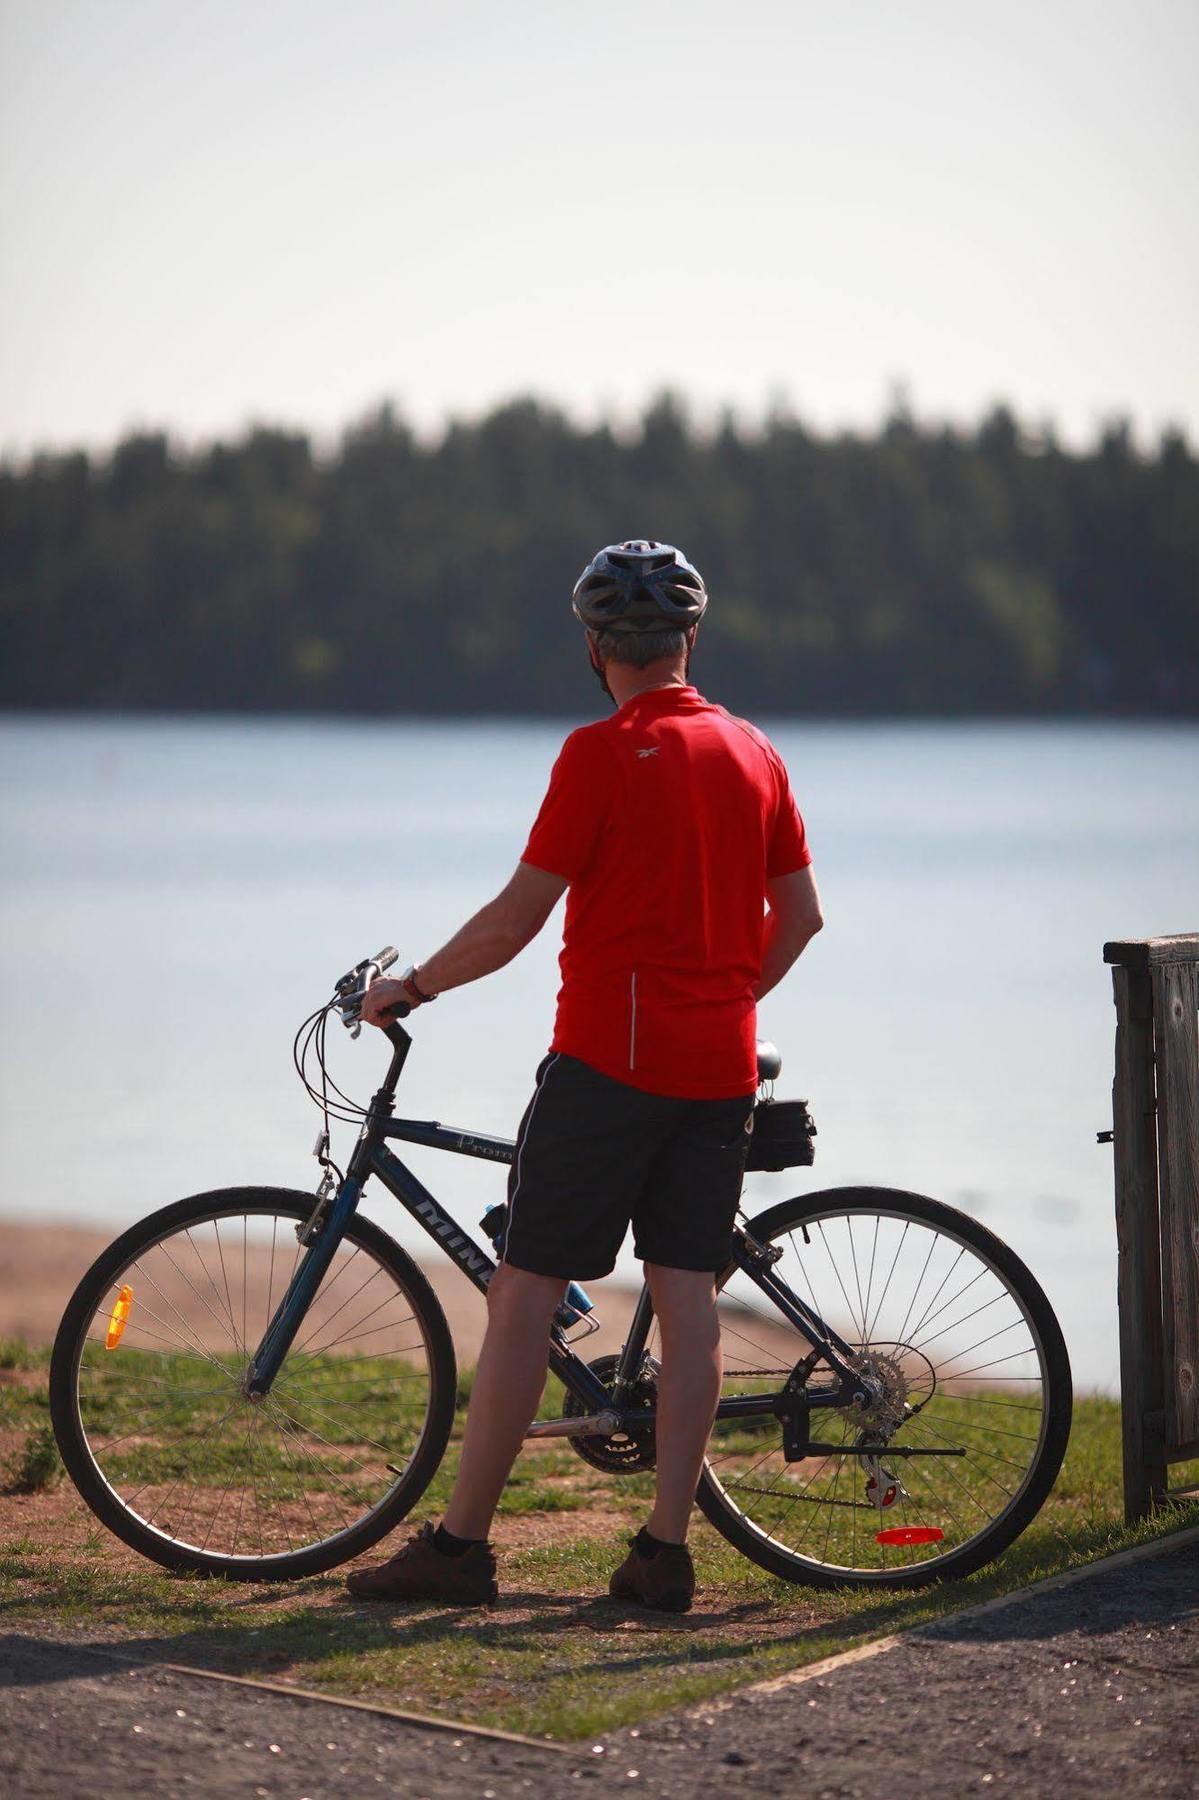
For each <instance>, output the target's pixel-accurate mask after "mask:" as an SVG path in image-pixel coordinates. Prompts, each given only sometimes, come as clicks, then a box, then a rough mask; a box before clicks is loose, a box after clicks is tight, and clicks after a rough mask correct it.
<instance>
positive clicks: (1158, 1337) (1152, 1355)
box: [1105, 951, 1166, 1522]
mask: <svg viewBox="0 0 1199 1800" xmlns="http://www.w3.org/2000/svg"><path fill="white" fill-rule="evenodd" d="M1105 954H1106V951H1105ZM1112 986H1113V988H1114V990H1115V1001H1116V1074H1115V1079H1114V1081H1113V1083H1112V1132H1113V1148H1114V1150H1115V1159H1116V1239H1117V1244H1118V1250H1119V1265H1118V1273H1117V1293H1118V1298H1119V1306H1120V1413H1121V1419H1122V1422H1123V1430H1124V1517H1125V1519H1126V1520H1128V1521H1129V1522H1131V1521H1132V1520H1133V1519H1140V1518H1143V1517H1144V1516H1145V1514H1146V1513H1147V1512H1151V1511H1152V1510H1153V1508H1154V1507H1155V1506H1158V1505H1160V1504H1161V1502H1162V1501H1163V1500H1164V1499H1165V1496H1166V1459H1165V1453H1164V1445H1163V1441H1162V1409H1163V1404H1164V1398H1165V1395H1164V1381H1163V1363H1162V1282H1161V1252H1160V1226H1159V1222H1158V1209H1157V1130H1156V1119H1155V1101H1154V1091H1153V999H1152V989H1151V986H1150V981H1149V976H1148V975H1147V974H1142V973H1140V972H1139V971H1136V970H1133V969H1126V968H1114V969H1113V970H1112Z"/></svg>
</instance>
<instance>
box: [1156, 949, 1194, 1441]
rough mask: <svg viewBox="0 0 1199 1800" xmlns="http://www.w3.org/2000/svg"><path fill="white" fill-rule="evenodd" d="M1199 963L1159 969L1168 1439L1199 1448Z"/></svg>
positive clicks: (1160, 1174) (1160, 1161)
mask: <svg viewBox="0 0 1199 1800" xmlns="http://www.w3.org/2000/svg"><path fill="white" fill-rule="evenodd" d="M1197 978H1199V968H1197V967H1196V965H1195V964H1194V963H1190V964H1187V963H1176V962H1169V963H1163V964H1162V965H1161V966H1160V967H1158V968H1156V969H1154V971H1153V1030H1154V1054H1155V1059H1156V1062H1157V1137H1158V1154H1157V1166H1158V1195H1159V1202H1158V1203H1159V1209H1160V1214H1161V1245H1162V1292H1163V1294H1164V1295H1165V1296H1166V1297H1167V1304H1166V1305H1165V1308H1164V1321H1163V1322H1164V1343H1163V1350H1164V1356H1165V1370H1166V1376H1167V1382H1166V1390H1165V1404H1166V1421H1165V1426H1166V1432H1165V1435H1166V1444H1167V1446H1168V1448H1169V1449H1170V1452H1171V1457H1170V1460H1171V1461H1176V1460H1178V1459H1179V1458H1180V1457H1181V1456H1183V1455H1186V1454H1187V1451H1188V1450H1190V1449H1191V1446H1196V1448H1195V1449H1193V1450H1191V1454H1199V1379H1197V1378H1199V1026H1197V1024H1196V1018H1197V1015H1199V980H1197Z"/></svg>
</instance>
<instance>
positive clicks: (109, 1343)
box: [104, 1287, 133, 1350]
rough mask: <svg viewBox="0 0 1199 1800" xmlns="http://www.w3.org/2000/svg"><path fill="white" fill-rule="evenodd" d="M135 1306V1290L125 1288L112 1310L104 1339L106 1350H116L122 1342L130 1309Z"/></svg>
mask: <svg viewBox="0 0 1199 1800" xmlns="http://www.w3.org/2000/svg"><path fill="white" fill-rule="evenodd" d="M132 1305H133V1289H132V1288H131V1287H123V1288H122V1289H121V1291H120V1293H119V1294H118V1295H117V1299H116V1305H115V1306H114V1307H113V1309H112V1317H111V1318H110V1319H109V1321H108V1330H107V1332H106V1333H105V1337H104V1348H105V1349H106V1350H115V1349H116V1347H117V1345H118V1344H119V1343H120V1341H121V1334H122V1333H123V1331H124V1329H125V1327H126V1325H127V1324H128V1323H129V1308H130V1307H131V1306H132Z"/></svg>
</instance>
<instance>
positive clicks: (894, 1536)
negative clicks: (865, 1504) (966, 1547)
mask: <svg viewBox="0 0 1199 1800" xmlns="http://www.w3.org/2000/svg"><path fill="white" fill-rule="evenodd" d="M944 1536H945V1533H944V1532H943V1531H942V1530H941V1529H940V1528H939V1527H938V1526H936V1525H893V1526H892V1527H891V1529H890V1531H876V1532H875V1534H874V1541H875V1543H876V1544H939V1543H940V1542H941V1539H942V1538H943V1537H944Z"/></svg>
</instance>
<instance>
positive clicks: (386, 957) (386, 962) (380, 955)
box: [371, 944, 400, 975]
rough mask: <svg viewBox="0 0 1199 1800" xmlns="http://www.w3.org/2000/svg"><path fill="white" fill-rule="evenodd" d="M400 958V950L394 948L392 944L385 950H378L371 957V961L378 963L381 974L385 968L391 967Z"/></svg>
mask: <svg viewBox="0 0 1199 1800" xmlns="http://www.w3.org/2000/svg"><path fill="white" fill-rule="evenodd" d="M399 960H400V953H399V951H398V950H394V949H393V948H392V946H391V945H390V944H388V945H387V946H386V948H385V949H383V950H376V952H375V954H374V955H373V956H372V957H371V961H372V962H373V963H375V964H376V965H377V967H378V970H379V973H380V975H381V974H382V973H383V971H384V969H390V967H391V965H392V963H394V962H399Z"/></svg>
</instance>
